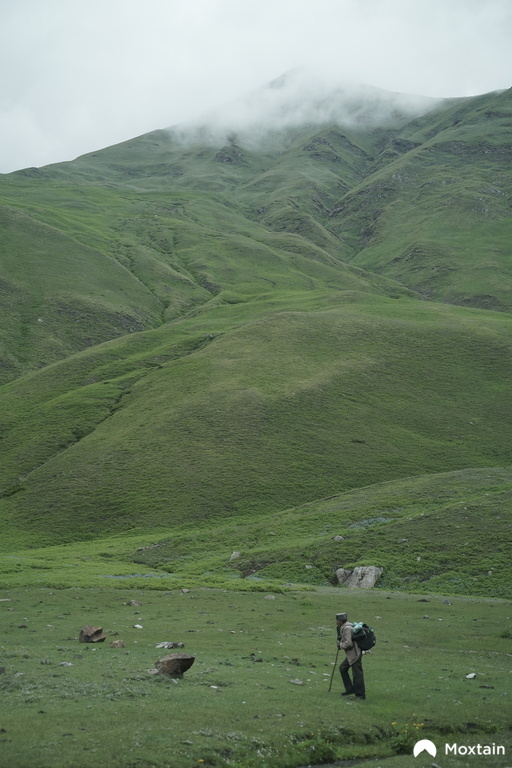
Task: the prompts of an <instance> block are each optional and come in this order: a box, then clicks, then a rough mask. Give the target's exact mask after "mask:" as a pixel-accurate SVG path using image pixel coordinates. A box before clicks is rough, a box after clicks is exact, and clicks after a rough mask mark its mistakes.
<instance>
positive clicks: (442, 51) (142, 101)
mask: <svg viewBox="0 0 512 768" xmlns="http://www.w3.org/2000/svg"><path fill="white" fill-rule="evenodd" d="M511 32H512V3H510V2H509V0H485V2H483V1H482V0H315V2H313V1H312V0H273V1H272V2H270V0H267V2H265V0H258V2H256V0H189V1H188V2H185V0H144V2H142V0H88V2H87V3H85V2H83V0H4V2H3V3H2V4H1V5H0V71H1V72H2V88H1V89H0V171H4V172H6V171H9V170H14V169H15V168H20V167H25V166H28V165H42V164H45V163H48V162H57V161H60V160H67V159H71V158H73V157H75V156H76V155H78V154H81V153H84V152H88V151H92V150H94V149H98V148H100V147H103V146H107V145H109V144H113V143H116V142H118V141H123V140H125V139H129V138H131V137H133V136H136V135H138V134H140V133H143V132H146V131H150V130H153V129H155V128H160V127H165V126H167V125H172V124H175V123H178V122H181V121H185V120H190V119H192V118H195V117H196V116H198V115H200V114H202V113H204V112H205V111H207V110H209V109H211V108H213V107H215V106H216V105H219V104H223V103H226V102H229V101H231V100H233V99H235V98H236V97H239V96H241V95H242V94H244V93H246V92H248V91H251V90H253V89H255V88H257V87H258V86H260V85H262V84H263V83H265V82H267V81H269V80H271V79H273V78H275V77H277V76H279V75H280V74H281V73H283V72H285V71H287V70H290V69H292V68H294V67H310V68H314V69H315V70H316V71H318V72H321V73H322V75H323V77H324V79H325V80H326V81H327V82H328V83H330V84H332V83H333V82H336V81H338V80H355V81H358V82H366V83H369V84H371V85H375V86H378V87H381V88H386V89H388V90H392V91H401V92H408V93H417V94H423V95H427V96H466V95H473V94H476V93H483V92H487V91H490V90H497V89H501V88H507V87H509V86H510V85H511V83H510V82H509V80H510V70H511V68H510V64H511V58H512V55H511V53H510V39H511V37H512V35H511Z"/></svg>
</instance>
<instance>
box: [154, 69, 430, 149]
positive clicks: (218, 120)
mask: <svg viewBox="0 0 512 768" xmlns="http://www.w3.org/2000/svg"><path fill="white" fill-rule="evenodd" d="M442 101H443V99H434V98H430V97H427V96H421V95H414V94H404V93H393V92H391V91H386V90H383V89H381V88H375V87H373V86H371V85H368V84H365V83H357V82H354V81H350V80H348V79H343V78H339V77H336V75H334V74H332V73H331V75H330V76H327V75H325V74H323V75H322V74H320V73H317V72H315V71H314V70H311V69H305V68H304V69H299V68H297V69H293V70H290V71H289V72H286V73H284V74H283V75H282V76H281V77H278V78H276V79H274V80H272V81H270V82H269V83H267V84H265V85H263V86H262V87H260V88H258V89H255V90H252V91H251V92H249V93H248V94H247V95H246V96H243V97H242V98H240V99H236V100H234V101H232V102H230V103H227V104H224V105H222V106H220V107H218V108H216V109H213V110H210V111H208V112H207V113H205V114H203V115H202V116H201V117H199V118H198V119H197V120H193V121H189V122H186V123H182V124H180V125H177V126H172V127H171V128H170V129H169V130H170V133H171V135H172V136H173V137H174V138H177V139H180V140H182V141H185V142H187V141H192V142H194V141H198V140H201V141H209V142H211V143H213V144H222V143H225V141H226V140H227V139H228V138H229V137H230V136H231V137H232V136H233V135H236V138H237V141H239V142H240V143H242V144H243V145H244V146H254V145H257V144H258V143H260V142H261V140H263V139H265V138H267V139H268V138H269V136H274V137H275V136H276V135H277V134H279V133H281V132H283V131H286V130H287V129H290V128H295V127H297V126H304V125H312V126H315V125H325V124H330V123H334V124H336V125H340V126H343V127H345V128H359V129H361V128H362V129H371V128H375V127H377V126H378V127H386V126H388V125H389V126H391V125H393V126H396V125H397V122H398V123H399V122H401V121H405V120H410V119H411V118H414V117H418V116H420V115H424V114H425V113H427V112H429V111H430V110H432V109H434V108H435V107H436V106H438V105H439V104H441V103H442Z"/></svg>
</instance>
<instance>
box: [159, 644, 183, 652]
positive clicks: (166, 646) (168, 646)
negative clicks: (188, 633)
mask: <svg viewBox="0 0 512 768" xmlns="http://www.w3.org/2000/svg"><path fill="white" fill-rule="evenodd" d="M184 647H185V643H174V642H168V643H157V644H156V645H155V648H166V649H168V650H170V649H171V648H184Z"/></svg>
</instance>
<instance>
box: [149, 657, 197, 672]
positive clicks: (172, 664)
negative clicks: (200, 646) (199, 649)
mask: <svg viewBox="0 0 512 768" xmlns="http://www.w3.org/2000/svg"><path fill="white" fill-rule="evenodd" d="M195 658H196V657H195V656H189V655H188V654H187V653H169V654H168V655H167V656H164V657H163V658H162V659H158V661H155V667H156V668H157V670H158V671H159V672H160V674H162V675H168V676H169V677H183V675H184V673H185V672H186V671H187V669H190V667H191V666H192V664H193V663H194V661H195Z"/></svg>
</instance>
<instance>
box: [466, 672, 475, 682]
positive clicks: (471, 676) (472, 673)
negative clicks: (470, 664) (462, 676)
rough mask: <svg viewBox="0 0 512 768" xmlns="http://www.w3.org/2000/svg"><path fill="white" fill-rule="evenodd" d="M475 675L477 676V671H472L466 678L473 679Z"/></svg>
mask: <svg viewBox="0 0 512 768" xmlns="http://www.w3.org/2000/svg"><path fill="white" fill-rule="evenodd" d="M474 677H476V672H470V673H469V675H466V680H473V678H474Z"/></svg>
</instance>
